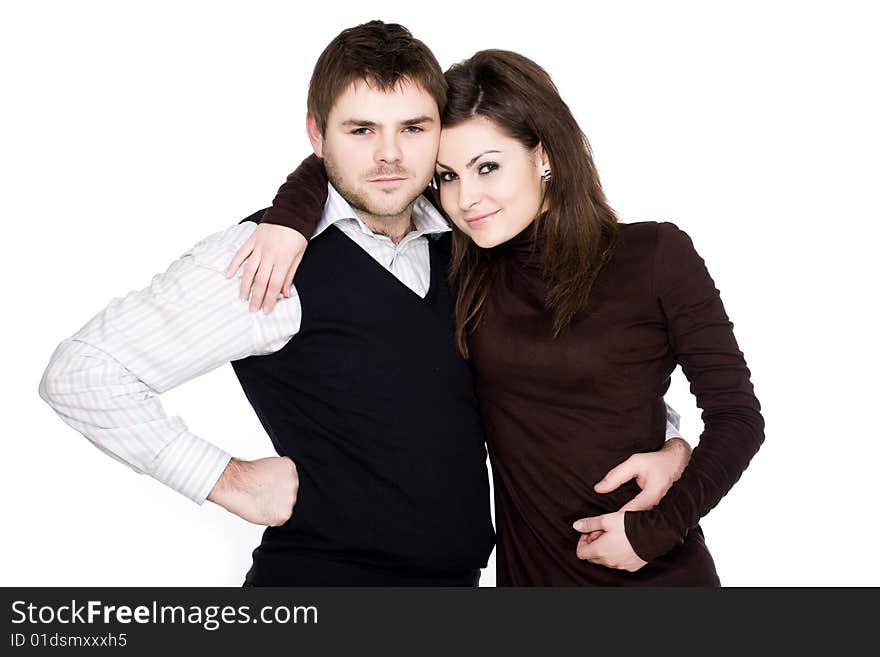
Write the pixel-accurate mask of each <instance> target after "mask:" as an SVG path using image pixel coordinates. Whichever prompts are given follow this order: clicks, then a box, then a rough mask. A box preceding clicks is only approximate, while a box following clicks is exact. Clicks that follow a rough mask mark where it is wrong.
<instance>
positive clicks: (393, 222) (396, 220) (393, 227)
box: [354, 206, 415, 244]
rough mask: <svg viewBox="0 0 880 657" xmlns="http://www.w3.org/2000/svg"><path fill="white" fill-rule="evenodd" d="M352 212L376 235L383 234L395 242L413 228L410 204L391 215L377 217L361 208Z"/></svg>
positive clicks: (397, 242)
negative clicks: (402, 210)
mask: <svg viewBox="0 0 880 657" xmlns="http://www.w3.org/2000/svg"><path fill="white" fill-rule="evenodd" d="M354 213H355V214H356V215H357V217H358V219H360V220H361V221H363V222H364V224H365V225H366V226H367V228H369V229H370V230H371V231H373V232H374V233H375V234H376V235H384V236H385V237H387V238H388V239H390V240H391V241H392V242H394V243H395V244H399V243H400V241H401V240H402V239H403V238H404V237H406V236H407V235H408V234H409V233H411V232H412V231H414V230H415V223H414V222H413V218H412V206H410V207H409V208H407V209H406V211H405V212H401V213H400V214H399V215H395V216H393V217H377V216H375V215H372V214H369V213H367V212H363V211H361V210H354Z"/></svg>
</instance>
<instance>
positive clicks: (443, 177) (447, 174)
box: [437, 171, 455, 183]
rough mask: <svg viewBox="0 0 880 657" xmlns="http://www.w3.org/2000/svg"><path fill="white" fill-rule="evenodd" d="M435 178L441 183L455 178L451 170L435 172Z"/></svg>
mask: <svg viewBox="0 0 880 657" xmlns="http://www.w3.org/2000/svg"><path fill="white" fill-rule="evenodd" d="M437 178H438V179H439V180H440V182H441V183H447V182H452V181H453V180H455V174H454V173H452V172H451V171H441V172H440V173H438V174H437Z"/></svg>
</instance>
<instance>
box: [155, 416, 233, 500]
mask: <svg viewBox="0 0 880 657" xmlns="http://www.w3.org/2000/svg"><path fill="white" fill-rule="evenodd" d="M231 458H232V455H231V454H229V453H227V452H225V451H223V450H222V449H220V448H219V447H217V446H216V445H213V444H211V443H209V442H208V441H207V440H203V439H202V438H199V437H198V436H196V435H194V434H192V433H190V432H189V431H184V432H183V433H181V434H180V435H179V436H178V437H177V438H175V439H174V440H173V441H172V442H170V443H169V444H168V445H166V447H165V449H163V450H162V452H161V453H160V454H159V456H158V457H157V458H156V460H155V462H154V465H153V468H152V471H151V472H150V475H151V476H152V477H153V478H154V479H156V480H158V481H160V482H162V483H163V484H165V485H166V486H168V487H170V488H173V489H174V490H176V491H177V492H178V493H180V494H181V495H184V496H186V497H188V498H189V499H191V500H192V501H193V502H195V503H196V504H199V505H201V504H204V502H205V500H206V499H207V497H208V495H209V494H210V492H211V489H213V488H214V485H215V484H216V483H217V480H218V479H220V475H222V474H223V471H224V470H225V469H226V466H227V465H228V464H229V461H230V459H231Z"/></svg>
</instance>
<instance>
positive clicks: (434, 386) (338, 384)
mask: <svg viewBox="0 0 880 657" xmlns="http://www.w3.org/2000/svg"><path fill="white" fill-rule="evenodd" d="M256 216H259V215H254V218H250V217H249V219H250V220H255V218H256ZM429 242H430V247H429V248H430V253H431V279H430V280H431V282H430V289H429V291H428V294H427V296H426V297H425V298H424V299H421V298H419V297H418V295H416V294H415V293H414V292H412V291H411V290H410V289H409V288H408V287H406V286H405V285H404V284H403V283H401V282H400V281H399V280H397V278H396V277H395V276H394V275H393V274H392V273H391V272H389V271H387V270H386V269H384V268H383V267H382V266H381V265H380V264H379V263H378V262H376V261H375V260H374V259H373V258H372V257H371V256H370V255H369V254H368V253H367V252H365V251H364V250H363V249H362V248H361V247H360V246H358V245H357V244H356V243H355V242H353V241H352V240H351V239H350V238H349V237H347V236H346V235H345V234H344V233H342V232H341V231H340V230H339V229H338V228H336V227H330V228H328V229H327V230H326V231H324V233H322V234H321V235H319V236H318V237H316V238H314V239H313V240H312V241H311V242H310V244H309V247H308V249H307V250H306V253H305V256H304V257H303V260H302V263H301V264H300V266H299V269H298V270H297V273H296V278H295V280H294V285H295V288H296V291H297V293H298V294H299V298H300V301H301V304H302V324H301V327H300V330H299V332H298V333H297V334H296V335H295V336H294V337H293V338H292V339H291V340H290V341H289V342H288V343H287V344H286V345H285V346H284V347H283V348H282V349H281V350H280V351H277V352H275V353H273V354H270V355H266V356H251V357H249V358H245V359H242V360H239V361H235V362H234V363H233V367H234V369H235V373H236V374H237V376H238V379H239V381H240V382H241V385H242V387H243V388H244V391H245V394H246V395H247V398H248V400H249V401H250V403H251V405H252V406H253V408H254V410H255V411H256V413H257V416H258V417H259V419H260V421H261V422H262V424H263V427H264V428H265V429H266V431H267V432H268V434H269V436H270V437H271V439H272V443H273V444H274V446H275V449H276V450H277V452H278V454H279V455H282V456H289V457H290V458H291V459H293V461H294V462H295V463H296V465H297V469H298V472H299V477H300V488H299V493H298V498H297V503H296V507H295V508H294V512H293V516H292V517H291V519H290V520H289V521H288V522H287V523H286V524H285V525H283V526H281V527H268V528H267V529H266V530H265V532H264V534H263V540H262V543H261V545H260V546H259V547H258V548H257V549H256V550H255V551H254V566H255V569H259V567H260V566H261V564H260V560H264V561H265V562H267V563H268V562H269V561H271V562H272V567H271V570H274V571H278V570H279V569H282V570H283V569H285V568H290V569H296V568H297V563H296V555H297V554H301V555H303V557H305V556H306V555H308V557H309V559H313V558H315V557H317V558H328V559H335V560H345V561H351V562H356V563H362V564H367V565H370V566H376V567H380V568H388V569H394V570H402V571H412V572H426V573H454V572H461V571H464V570H470V569H476V568H481V567H484V566H485V565H486V561H487V559H488V557H489V554H490V552H491V550H492V546H493V544H494V530H493V528H492V522H491V517H490V512H489V482H488V475H487V471H486V451H485V445H484V436H483V431H482V426H481V420H480V415H479V411H478V407H477V401H476V398H475V396H474V392H473V382H472V378H471V372H470V368H469V366H468V365H467V363H466V362H465V361H464V360H463V359H462V358H461V357H460V355H459V354H458V352H457V350H456V348H455V345H454V342H453V328H454V326H453V313H454V308H453V299H452V295H451V293H450V290H449V286H448V284H447V281H446V271H447V268H448V263H449V255H448V236H444V237H443V238H441V239H440V240H434V239H429ZM303 562H305V558H304V559H303ZM263 570H264V571H265V570H267V568H264V569H263Z"/></svg>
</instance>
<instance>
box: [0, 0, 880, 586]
mask: <svg viewBox="0 0 880 657" xmlns="http://www.w3.org/2000/svg"><path fill="white" fill-rule="evenodd" d="M720 4H721V3H705V2H662V3H655V2H644V3H634V2H620V3H610V2H607V1H603V2H580V3H577V4H576V5H575V4H574V3H571V4H569V3H553V2H540V3H535V2H530V3H522V5H517V4H515V3H510V2H504V3H499V2H494V3H474V2H443V3H421V6H417V3H414V2H411V1H410V2H390V1H386V2H382V3H376V4H375V5H372V6H371V5H370V3H369V2H363V1H361V2H357V3H355V2H350V3H341V2H321V3H314V6H313V8H312V9H308V8H304V7H302V6H301V5H302V3H298V2H296V3H295V2H292V1H291V2H257V1H253V0H251V1H249V2H243V1H242V2H237V3H233V2H216V1H215V2H182V1H176V2H157V0H152V1H151V2H124V3H120V2H91V1H85V0H78V1H77V2H75V3H74V2H39V1H30V2H4V3H3V5H2V9H0V55H2V59H0V61H2V94H3V101H2V104H0V113H2V117H0V118H2V120H0V131H2V139H0V186H2V192H0V204H2V205H0V208H2V220H3V225H4V226H5V227H6V228H5V229H4V235H5V239H4V243H5V247H4V249H3V251H4V256H5V258H4V261H5V262H6V264H7V267H6V269H5V270H4V271H3V283H2V285H3V298H4V299H5V300H4V302H3V306H4V311H3V314H4V317H3V322H2V331H3V336H2V337H3V346H4V348H6V349H7V350H8V351H7V352H6V353H7V355H6V357H5V360H4V367H3V374H4V375H3V377H2V379H0V381H2V383H0V385H2V401H3V413H2V418H3V433H4V438H5V440H4V449H3V456H4V464H3V476H2V477H0V482H2V483H0V486H2V489H0V499H2V505H3V509H2V534H3V540H2V542H0V545H2V547H0V584H3V585H37V586H42V585H109V586H127V585H233V586H237V585H239V584H240V583H241V581H242V579H243V576H244V573H245V572H246V571H247V569H248V567H249V566H250V551H251V550H252V549H253V547H254V546H256V545H257V544H258V542H259V538H260V534H261V531H262V528H260V527H257V526H254V525H249V524H247V523H245V522H244V521H242V520H240V519H238V518H237V517H235V516H232V515H230V514H228V513H226V512H225V511H224V510H222V509H221V508H219V507H217V506H214V505H213V504H211V503H206V504H205V505H204V506H203V507H199V506H197V505H195V504H193V503H192V502H190V501H189V500H187V499H186V498H184V497H182V496H180V495H178V494H177V493H174V492H173V491H171V490H170V489H166V488H164V487H163V486H162V485H160V484H158V483H157V482H155V481H153V480H152V479H150V478H149V477H146V476H138V475H136V474H134V472H132V471H130V470H129V469H127V468H126V467H124V466H122V465H120V464H118V463H117V462H115V461H113V460H111V459H110V458H108V457H107V456H105V455H104V454H102V453H101V452H99V451H98V450H97V449H95V448H94V447H93V446H91V445H90V444H89V443H88V442H87V441H86V440H85V439H84V438H83V437H81V436H80V435H79V434H77V433H76V432H74V431H73V430H72V429H70V428H68V427H67V426H66V425H65V424H64V423H63V422H62V421H61V420H60V419H59V418H58V417H57V416H56V415H55V414H54V412H53V411H52V410H51V409H50V408H49V407H48V406H46V405H45V404H44V403H43V402H42V401H41V400H40V398H39V396H38V394H37V385H38V383H39V380H40V376H41V374H42V372H43V369H44V368H45V366H46V364H47V362H48V358H49V355H50V354H51V352H52V351H53V349H54V347H55V345H56V344H57V343H58V342H59V341H61V340H62V339H63V338H65V337H67V336H69V335H70V334H72V333H73V332H74V331H76V330H77V329H78V328H79V327H80V326H81V325H82V324H84V323H85V322H86V320H88V319H89V318H90V317H91V316H92V315H93V314H94V313H95V312H97V311H98V310H99V309H100V308H102V307H103V306H105V305H106V304H107V302H108V301H109V300H110V299H111V298H113V297H116V296H121V295H123V294H124V293H126V292H127V291H128V290H130V289H134V288H140V287H144V286H145V285H147V284H148V283H149V280H150V278H151V276H152V275H153V274H154V273H157V272H159V271H164V270H165V268H166V267H167V265H168V264H169V263H170V262H172V261H173V260H175V259H176V258H177V257H178V256H179V255H180V254H181V253H183V251H184V250H185V249H186V248H187V247H189V246H190V245H191V244H193V243H195V242H196V241H198V240H199V239H201V238H202V237H203V236H205V235H208V234H210V233H213V232H216V231H218V230H221V229H223V228H225V227H227V226H229V225H231V224H232V223H235V222H237V221H238V220H240V219H241V218H242V217H244V216H246V215H248V214H250V213H251V212H253V211H255V210H257V209H259V208H262V207H265V206H266V205H268V204H269V203H270V202H271V199H272V197H273V195H274V192H275V190H276V188H277V187H278V185H279V184H280V183H281V182H282V181H283V179H284V177H285V175H286V174H287V173H288V172H289V171H290V170H292V169H293V168H294V167H295V166H296V164H297V163H298V162H299V161H300V160H301V159H302V158H303V157H304V156H305V155H306V154H307V153H308V142H307V140H306V137H305V131H304V116H305V95H306V85H307V83H308V78H309V75H310V73H311V69H312V66H313V65H314V61H315V59H316V58H317V56H318V54H319V53H320V51H321V50H322V49H323V48H324V46H325V45H326V44H327V43H328V42H329V41H330V39H331V38H332V37H333V36H335V35H336V34H337V33H338V32H339V31H340V30H341V29H343V28H345V27H348V26H351V25H355V24H358V23H361V22H364V21H366V20H369V19H372V18H381V19H383V20H386V21H389V22H400V23H403V24H404V25H406V26H408V27H409V28H410V29H411V30H412V32H413V33H414V34H415V35H416V36H417V37H419V38H421V39H422V40H424V41H425V42H426V43H427V44H428V45H429V46H431V47H432V48H433V49H434V52H435V53H436V55H437V57H438V59H439V60H440V63H441V65H442V66H443V67H444V68H445V67H447V66H449V65H450V64H452V63H453V62H455V61H458V60H461V59H464V58H465V57H467V56H469V55H471V54H472V53H473V52H474V51H476V50H479V49H483V48H490V47H499V48H507V49H511V50H516V51H519V52H521V53H523V54H525V55H527V56H530V57H532V58H533V59H535V60H536V61H537V62H538V63H540V64H541V65H543V66H544V67H545V68H546V69H547V70H548V71H549V72H550V73H551V75H552V76H553V77H554V79H555V81H556V82H557V84H558V86H559V88H560V91H561V92H562V95H563V97H564V98H565V99H566V101H567V102H568V104H569V106H570V107H571V108H572V109H573V110H574V112H575V114H576V116H577V117H578V119H579V120H580V122H581V125H582V127H583V128H584V130H585V132H586V133H587V135H588V136H589V138H590V140H591V142H592V145H593V148H594V151H595V158H596V162H597V164H598V166H599V169H600V173H601V176H602V179H603V182H604V185H605V187H606V191H607V193H608V196H609V198H610V199H611V202H612V205H613V206H614V207H615V208H616V209H617V210H618V211H619V213H620V215H621V218H622V219H623V220H625V221H638V220H646V219H658V220H670V221H674V222H676V223H677V224H678V225H679V226H680V227H681V228H683V229H684V230H686V231H687V232H688V233H689V234H690V235H691V237H692V238H693V240H694V243H695V244H696V246H697V249H698V250H699V251H700V252H701V254H702V255H703V257H704V258H705V259H706V261H707V263H708V266H709V269H710V271H711V272H712V274H713V276H714V278H715V281H716V283H717V285H718V287H719V289H720V290H721V293H722V296H723V299H724V302H725V305H726V307H727V310H728V313H729V315H730V316H731V318H732V319H733V321H734V323H735V327H736V335H737V338H738V340H739V342H740V346H741V348H742V349H743V351H744V352H745V354H746V358H747V361H748V363H749V366H750V368H751V370H752V373H753V381H754V383H755V388H756V391H757V393H758V396H759V398H760V400H761V402H762V404H763V407H764V413H765V418H766V422H767V429H766V435H767V438H766V442H765V445H764V447H763V449H762V450H761V451H760V452H759V454H758V455H757V457H756V458H755V460H754V461H753V463H752V466H751V467H750V468H749V470H748V471H747V472H746V473H745V475H744V476H743V478H742V480H741V481H740V482H739V484H738V485H737V486H736V487H735V488H734V489H733V492H732V493H731V494H730V495H729V496H728V497H727V498H725V499H724V500H722V502H721V504H720V505H719V506H718V507H717V508H716V509H715V510H714V511H713V512H712V513H711V514H710V515H709V516H708V517H707V518H706V519H705V520H704V521H703V527H704V530H705V532H706V536H707V542H708V545H709V547H710V549H711V551H712V553H713V555H714V557H715V560H716V563H717V566H718V570H719V573H720V575H721V579H722V582H723V583H724V584H726V585H731V586H740V585H774V586H775V585H868V584H870V585H875V586H876V585H880V568H878V565H877V560H876V555H877V554H878V552H880V545H878V539H877V537H878V531H877V528H876V524H877V519H878V513H877V510H876V504H877V501H878V500H877V497H878V496H877V476H878V461H880V447H878V438H880V431H878V429H877V424H878V422H877V417H878V414H877V408H878V400H877V398H876V397H877V393H878V389H880V386H878V384H877V382H878V365H880V362H878V360H880V359H878V353H877V352H878V350H877V347H876V342H877V327H876V319H877V292H876V290H875V285H876V283H877V276H876V273H875V272H876V267H875V260H876V256H875V244H874V236H875V235H876V233H877V231H876V227H875V224H876V223H877V221H878V220H880V212H878V209H880V203H878V201H877V191H878V184H877V183H878V173H880V171H878V160H877V157H878V155H877V154H878V152H880V130H878V120H877V117H878V116H880V103H878V84H877V78H876V75H877V63H878V61H880V49H878V46H877V40H876V35H877V29H878V22H877V20H876V19H875V18H874V16H872V15H870V12H869V9H868V7H870V5H871V3H867V2H865V3H855V2H836V3H821V4H820V3H808V2H786V3H783V2H755V3H747V2H739V3H736V4H734V3H727V4H726V6H725V7H721V6H720ZM365 7H369V8H367V9H365ZM676 377H677V378H676V380H675V381H674V384H673V388H672V391H671V393H670V395H669V397H668V399H669V401H670V402H671V403H672V404H673V405H674V406H675V407H676V408H677V409H678V410H680V411H681V412H682V415H683V421H682V422H683V428H684V432H685V434H686V436H687V437H689V438H690V439H691V441H692V442H693V443H696V439H697V436H698V435H699V432H700V430H701V426H702V425H701V422H700V415H699V409H697V408H696V406H695V404H694V402H693V398H692V397H691V396H690V394H689V392H688V389H687V383H686V381H684V379H683V377H681V375H680V374H677V375H676ZM163 400H164V404H165V407H166V410H168V411H169V413H170V414H179V415H181V416H182V417H183V418H184V420H185V421H186V422H187V423H188V425H189V427H190V429H191V430H192V431H194V432H195V433H197V434H198V435H200V436H202V437H204V438H207V439H209V440H211V441H213V442H215V443H217V444H219V445H221V446H222V447H224V448H225V449H227V450H228V451H230V452H232V453H234V454H236V455H237V456H240V457H242V458H257V457H260V456H268V455H271V454H272V450H271V446H270V442H269V440H268V438H267V437H266V436H265V435H264V433H263V431H262V429H261V427H260V425H259V423H258V421H257V419H256V417H255V415H254V414H253V412H252V410H251V409H250V406H249V405H248V404H247V402H246V400H245V398H244V395H243V394H242V392H241V390H240V388H239V386H238V383H237V381H236V380H235V377H234V375H233V372H232V369H231V368H230V367H228V366H226V367H222V368H220V369H219V370H216V371H214V372H212V373H211V374H209V375H207V376H204V377H202V378H200V379H197V380H195V381H192V382H190V383H188V384H186V385H184V386H182V387H181V388H179V389H176V390H174V391H171V392H170V393H169V394H167V395H165V396H164V397H163ZM494 582H495V570H494V557H493V561H492V562H491V563H490V567H489V568H488V569H487V570H486V571H484V574H483V581H482V583H483V585H493V584H494Z"/></svg>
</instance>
